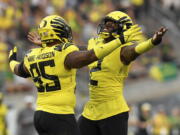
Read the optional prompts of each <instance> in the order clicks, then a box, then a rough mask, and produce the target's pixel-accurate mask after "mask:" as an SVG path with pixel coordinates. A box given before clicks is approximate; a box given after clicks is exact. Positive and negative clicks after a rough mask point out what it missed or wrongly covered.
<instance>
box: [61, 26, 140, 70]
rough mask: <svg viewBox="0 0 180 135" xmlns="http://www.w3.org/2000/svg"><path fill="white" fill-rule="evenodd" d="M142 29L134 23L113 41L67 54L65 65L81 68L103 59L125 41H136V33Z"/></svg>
mask: <svg viewBox="0 0 180 135" xmlns="http://www.w3.org/2000/svg"><path fill="white" fill-rule="evenodd" d="M140 30H141V29H140V28H139V27H138V25H134V26H132V27H131V28H130V29H128V30H127V31H126V32H124V36H123V37H121V38H119V37H117V38H116V39H114V40H113V41H110V42H108V43H106V44H104V43H99V44H98V45H95V46H94V48H93V49H92V50H89V51H76V52H72V53H70V54H69V55H67V57H66V59H65V63H64V65H65V67H66V68H67V69H71V68H81V67H83V66H86V65H88V64H90V63H92V62H93V61H96V60H98V59H102V58H104V57H105V56H107V55H108V54H110V53H111V52H112V51H114V50H115V49H116V48H118V47H120V46H121V45H122V44H124V42H130V41H136V39H137V38H136V35H139V34H141V32H140ZM122 38H123V40H122Z"/></svg>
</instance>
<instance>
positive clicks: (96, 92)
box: [82, 38, 131, 120]
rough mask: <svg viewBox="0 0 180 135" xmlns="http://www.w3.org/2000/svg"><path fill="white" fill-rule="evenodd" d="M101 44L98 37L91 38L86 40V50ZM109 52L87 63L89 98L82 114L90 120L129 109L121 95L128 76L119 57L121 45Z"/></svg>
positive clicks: (126, 69) (127, 69) (103, 117)
mask: <svg viewBox="0 0 180 135" xmlns="http://www.w3.org/2000/svg"><path fill="white" fill-rule="evenodd" d="M99 44H103V40H102V39H100V38H92V39H90V40H89V42H88V50H89V49H92V48H93V47H94V46H95V45H99ZM127 45H131V43H127V44H124V45H122V46H121V47H119V48H117V49H116V50H114V51H113V52H112V53H111V54H109V55H108V56H106V57H104V58H103V59H101V60H98V61H96V62H94V63H92V64H90V65H89V69H90V83H89V91H90V93H89V95H90V100H89V101H88V102H87V104H86V105H85V107H84V110H83V113H82V115H83V116H84V117H86V118H88V119H90V120H101V119H105V118H107V117H110V116H113V115H116V114H119V113H122V112H126V111H128V110H129V108H128V105H127V103H126V101H125V99H124V96H123V83H124V79H125V78H126V77H127V76H128V71H129V65H124V64H123V63H122V61H121V59H120V51H121V48H122V47H123V46H127Z"/></svg>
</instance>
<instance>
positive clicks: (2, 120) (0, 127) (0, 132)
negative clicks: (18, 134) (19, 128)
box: [0, 104, 8, 135]
mask: <svg viewBox="0 0 180 135" xmlns="http://www.w3.org/2000/svg"><path fill="white" fill-rule="evenodd" d="M7 111H8V110H7V107H6V105H4V104H1V105H0V135H6V134H7V123H6V114H7Z"/></svg>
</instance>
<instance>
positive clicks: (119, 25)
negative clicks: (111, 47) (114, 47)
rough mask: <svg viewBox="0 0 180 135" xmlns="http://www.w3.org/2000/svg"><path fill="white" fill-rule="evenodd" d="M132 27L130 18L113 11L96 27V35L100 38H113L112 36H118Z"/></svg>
mask: <svg viewBox="0 0 180 135" xmlns="http://www.w3.org/2000/svg"><path fill="white" fill-rule="evenodd" d="M131 26H132V20H131V18H130V17H129V16H128V15H127V14H125V13H123V12H121V11H114V12H111V13H110V14H108V15H107V16H106V17H105V18H103V19H102V21H101V23H100V24H99V25H98V30H97V33H98V35H99V36H100V37H102V38H109V37H113V36H112V35H119V34H120V33H123V32H124V31H126V30H127V29H129V28H130V27H131Z"/></svg>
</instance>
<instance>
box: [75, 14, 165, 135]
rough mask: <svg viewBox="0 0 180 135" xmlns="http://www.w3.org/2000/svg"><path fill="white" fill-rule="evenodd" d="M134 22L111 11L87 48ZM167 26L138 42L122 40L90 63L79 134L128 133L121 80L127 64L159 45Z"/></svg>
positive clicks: (105, 39) (113, 35)
mask: <svg viewBox="0 0 180 135" xmlns="http://www.w3.org/2000/svg"><path fill="white" fill-rule="evenodd" d="M132 25H133V22H132V20H131V18H130V17H129V16H128V15H127V14H125V13H123V12H121V11H114V12H111V13H109V14H108V15H107V16H105V18H104V19H102V22H101V23H100V25H99V32H98V37H97V38H92V39H90V40H89V43H88V50H91V49H92V48H93V47H95V46H98V45H99V44H101V43H103V44H104V46H105V44H106V43H108V42H110V41H112V40H114V39H115V37H117V36H119V35H120V38H121V37H123V35H124V33H125V32H126V31H128V30H129V29H130V28H131V27H132ZM166 31H167V29H166V28H164V27H162V28H161V29H160V30H159V31H157V32H156V33H155V34H154V35H153V37H152V38H151V39H149V40H147V41H144V42H141V43H135V42H128V41H124V43H123V45H122V46H120V47H119V48H117V49H115V50H114V51H113V52H112V53H111V54H109V55H108V56H106V57H104V58H102V59H100V60H98V61H96V62H93V63H92V64H90V65H89V68H90V83H89V90H90V99H89V101H88V102H87V103H86V105H85V107H84V110H83V113H82V116H80V118H79V120H78V125H79V128H80V131H81V135H127V129H128V111H129V108H128V105H127V103H126V101H125V99H124V96H123V85H124V80H125V78H126V77H127V76H128V71H129V66H130V63H131V62H132V61H133V60H135V59H136V58H137V57H138V56H139V55H141V54H142V53H144V52H147V51H148V50H150V49H151V48H153V47H154V46H156V45H158V44H159V43H160V42H161V40H162V37H163V35H164V33H165V32H166Z"/></svg>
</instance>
